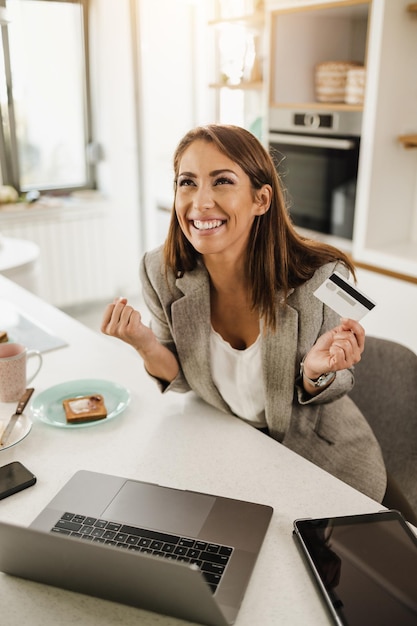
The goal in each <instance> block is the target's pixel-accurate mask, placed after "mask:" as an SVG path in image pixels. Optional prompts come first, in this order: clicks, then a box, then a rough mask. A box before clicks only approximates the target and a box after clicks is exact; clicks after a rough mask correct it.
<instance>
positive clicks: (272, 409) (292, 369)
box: [262, 304, 298, 441]
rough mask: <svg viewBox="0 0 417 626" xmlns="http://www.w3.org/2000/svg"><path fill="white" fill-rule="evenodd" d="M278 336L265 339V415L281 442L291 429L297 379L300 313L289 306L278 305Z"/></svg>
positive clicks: (273, 434) (271, 429) (269, 335)
mask: <svg viewBox="0 0 417 626" xmlns="http://www.w3.org/2000/svg"><path fill="white" fill-rule="evenodd" d="M277 308H278V325H277V330H276V331H275V333H268V334H267V335H266V336H265V338H264V340H263V359H262V361H263V375H264V381H265V402H266V407H265V413H266V420H267V423H268V427H269V430H270V432H271V435H272V436H273V437H274V439H277V440H278V441H282V439H283V438H284V435H285V433H286V432H287V430H288V428H289V423H290V419H291V411H292V403H293V397H294V381H295V378H296V376H297V373H296V365H297V344H298V312H297V311H296V310H295V309H293V308H292V307H291V306H289V305H288V304H286V305H284V306H282V305H281V306H278V307H277Z"/></svg>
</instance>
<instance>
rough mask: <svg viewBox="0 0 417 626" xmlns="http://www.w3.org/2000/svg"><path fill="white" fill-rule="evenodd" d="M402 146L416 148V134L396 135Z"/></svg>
mask: <svg viewBox="0 0 417 626" xmlns="http://www.w3.org/2000/svg"><path fill="white" fill-rule="evenodd" d="M398 141H400V142H401V143H402V144H403V146H404V148H417V135H400V136H399V137H398Z"/></svg>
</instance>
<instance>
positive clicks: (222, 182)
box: [214, 176, 234, 185]
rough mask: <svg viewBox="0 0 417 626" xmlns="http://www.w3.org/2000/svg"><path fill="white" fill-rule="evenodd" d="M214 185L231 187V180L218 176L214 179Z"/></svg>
mask: <svg viewBox="0 0 417 626" xmlns="http://www.w3.org/2000/svg"><path fill="white" fill-rule="evenodd" d="M214 184H215V185H233V184H234V183H233V180H232V179H231V178H227V176H220V177H219V178H216V180H215V181H214Z"/></svg>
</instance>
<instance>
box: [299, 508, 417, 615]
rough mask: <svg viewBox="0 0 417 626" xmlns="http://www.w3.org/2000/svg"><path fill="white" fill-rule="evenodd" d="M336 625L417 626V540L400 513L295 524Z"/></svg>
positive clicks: (301, 546)
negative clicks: (395, 625) (397, 625)
mask: <svg viewBox="0 0 417 626" xmlns="http://www.w3.org/2000/svg"><path fill="white" fill-rule="evenodd" d="M293 534H294V537H295V538H296V540H297V544H298V546H299V547H300V549H301V552H302V554H303V556H304V557H305V560H306V563H307V564H308V567H309V569H310V571H311V573H312V575H313V579H314V580H315V582H316V584H317V585H318V588H319V590H320V592H321V593H322V596H323V598H324V600H325V602H326V605H327V608H328V609H329V611H330V614H331V616H332V617H333V619H334V622H335V623H336V624H338V625H340V626H342V625H343V626H369V625H370V624H378V625H388V624H389V625H390V626H391V625H394V624H401V626H416V625H417V537H416V535H415V534H414V532H413V531H412V530H411V528H410V527H409V526H408V524H407V522H406V521H405V519H404V518H403V516H402V515H401V513H399V512H398V511H381V512H379V513H370V514H362V515H351V516H343V517H333V518H322V519H303V520H296V521H295V522H294V533H293Z"/></svg>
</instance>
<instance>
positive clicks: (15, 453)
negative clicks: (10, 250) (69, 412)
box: [0, 276, 381, 626]
mask: <svg viewBox="0 0 417 626" xmlns="http://www.w3.org/2000/svg"><path fill="white" fill-rule="evenodd" d="M0 296H1V298H3V299H6V300H8V301H10V302H13V303H14V305H15V306H17V307H19V308H20V309H21V310H22V311H26V312H27V313H28V314H29V313H30V315H31V317H32V318H33V317H35V318H36V319H38V320H39V321H40V322H41V323H42V324H43V325H44V326H45V325H46V326H48V328H49V329H50V331H51V332H53V333H54V334H56V335H59V336H61V337H63V338H64V339H66V340H67V341H68V343H69V345H68V346H67V347H64V348H60V349H57V350H55V351H52V352H48V353H46V354H45V355H44V365H43V368H42V370H41V373H40V374H39V375H38V377H37V378H36V379H35V381H34V383H33V384H34V385H35V396H34V397H36V394H37V393H39V392H41V391H42V390H44V389H46V388H48V387H50V386H51V385H54V384H58V383H61V382H64V381H67V380H73V379H78V378H103V379H107V380H112V381H115V382H118V383H120V384H122V385H125V386H126V387H128V388H129V389H130V391H131V403H130V406H129V407H128V409H127V410H126V411H125V412H124V413H123V414H121V415H120V416H118V417H116V418H114V419H113V420H110V421H109V422H103V423H100V424H98V425H96V426H92V427H89V428H78V429H74V430H68V429H61V428H56V427H53V426H50V425H47V424H44V423H42V422H35V423H34V424H33V428H32V431H31V433H30V434H29V435H28V437H26V439H24V440H23V441H21V442H20V443H19V444H18V445H16V446H14V447H12V448H9V449H7V450H4V451H2V452H0V465H5V464H6V463H9V462H11V461H15V460H18V461H21V462H22V463H23V464H25V465H26V466H27V467H28V468H29V469H30V470H32V471H33V473H34V474H35V475H36V476H37V479H38V481H37V484H36V485H35V486H34V487H30V488H29V489H27V490H25V491H22V492H20V493H18V494H15V495H13V496H11V497H9V498H7V499H5V500H2V501H1V502H0V519H2V520H4V521H11V522H14V523H17V524H22V525H27V524H29V523H30V522H31V521H32V520H33V519H34V518H35V516H36V515H37V514H38V513H39V512H40V511H41V509H42V508H43V507H44V506H45V505H46V504H47V502H48V501H49V500H50V499H51V498H52V497H53V496H54V494H55V493H56V492H57V491H58V489H60V488H61V486H62V485H63V484H64V483H65V482H66V481H67V480H68V479H69V478H70V477H71V476H72V474H73V473H74V472H75V471H76V470H78V469H88V470H94V471H99V472H106V473H111V474H117V475H120V476H126V477H132V478H137V479H140V480H149V481H152V482H157V483H160V484H164V485H169V486H173V487H178V488H187V489H192V490H197V491H204V492H209V493H217V494H220V495H223V496H228V497H232V498H241V499H247V500H252V501H254V502H260V503H264V504H269V505H272V506H273V507H274V515H273V517H272V521H271V524H270V527H269V529H268V532H267V535H266V538H265V542H264V545H263V548H262V551H261V553H260V556H259V559H258V561H257V564H256V567H255V571H254V573H253V576H252V579H251V581H250V584H249V587H248V589H247V592H246V596H245V599H244V602H243V605H242V607H241V610H240V613H239V616H238V619H237V622H236V624H237V626H254V625H257V624H262V626H270V625H271V626H275V625H276V624H279V625H280V626H285V625H288V626H298V625H299V626H306V624H308V626H323V625H324V624H331V623H332V622H331V620H330V618H329V616H328V614H327V611H326V609H325V607H324V605H323V604H322V602H321V599H320V598H319V595H318V593H317V591H316V589H315V587H314V585H313V583H312V581H311V579H310V577H309V574H308V572H307V569H306V567H305V565H304V563H303V561H302V559H301V557H300V555H299V553H298V550H297V547H296V545H295V543H294V540H293V538H292V522H293V520H294V519H296V518H300V517H308V516H332V515H343V514H350V513H367V512H373V511H378V510H379V509H381V506H380V505H379V504H378V503H376V502H374V501H373V500H371V499H369V498H367V497H366V496H364V495H362V494H360V493H359V492H357V491H355V490H354V489H352V488H350V487H349V486H347V485H345V484H344V483H342V482H340V481H338V480H337V479H335V478H333V477H332V476H330V475H329V474H327V473H325V472H324V471H322V470H321V469H319V468H318V467H316V466H314V465H312V464H311V463H309V462H307V461H306V460H304V459H303V458H301V457H299V456H297V455H296V454H294V453H292V452H291V451H289V450H287V449H286V448H284V447H283V446H280V445H279V444H278V443H277V442H275V441H273V440H272V439H270V438H268V437H267V436H265V435H263V434H261V433H258V432H257V431H256V430H255V429H253V428H252V427H250V426H248V425H247V424H245V423H243V422H242V421H240V420H238V419H237V418H233V417H231V416H228V415H225V414H222V413H220V412H218V411H217V410H214V409H213V408H211V407H209V406H207V405H205V404H204V403H203V402H202V401H200V400H199V399H198V398H196V397H195V396H194V395H193V394H185V395H180V394H173V393H171V394H166V395H161V394H160V393H159V391H158V390H157V388H156V386H155V384H154V382H153V381H152V380H151V379H149V378H148V376H147V375H146V373H145V371H144V369H143V365H142V362H141V360H140V358H139V357H138V356H137V355H136V353H135V352H134V351H133V350H132V349H131V348H129V346H126V345H124V344H122V343H121V342H119V341H117V340H115V339H113V338H109V337H105V336H103V335H100V334H99V333H95V332H93V331H91V330H89V329H87V328H85V327H84V326H83V325H82V324H80V323H79V322H76V321H75V320H73V319H71V318H70V317H68V316H66V315H65V314H63V313H62V312H60V311H58V310H57V309H55V308H54V307H52V306H50V305H49V304H46V303H45V302H43V301H42V300H40V299H39V298H37V297H36V296H34V295H33V294H31V293H29V292H27V291H25V290H24V289H22V288H21V287H19V286H18V285H16V284H14V283H13V282H11V281H9V280H7V279H5V278H4V277H2V276H0ZM0 316H1V312H0ZM12 407H13V405H12ZM0 606H1V607H2V609H1V624H2V626H15V625H16V626H25V625H28V626H49V625H54V626H56V625H59V626H67V625H68V626H70V625H72V624H80V625H82V626H97V625H98V624H100V626H116V625H117V626H121V625H123V626H131V625H132V626H133V625H135V626H137V624H141V626H142V625H144V626H148V625H149V626H151V625H152V626H153V625H161V626H179V624H184V623H185V622H182V621H180V620H177V619H173V618H170V617H166V616H161V615H157V614H154V613H150V612H146V611H141V610H138V609H135V608H131V607H127V606H123V605H119V604H115V603H111V602H107V601H104V600H99V599H96V598H92V597H88V596H83V595H80V594H76V593H73V592H68V591H65V590H61V589H56V588H53V587H48V586H45V585H40V584H37V583H33V582H30V581H25V580H22V579H19V578H15V577H11V576H6V575H4V574H0Z"/></svg>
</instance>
